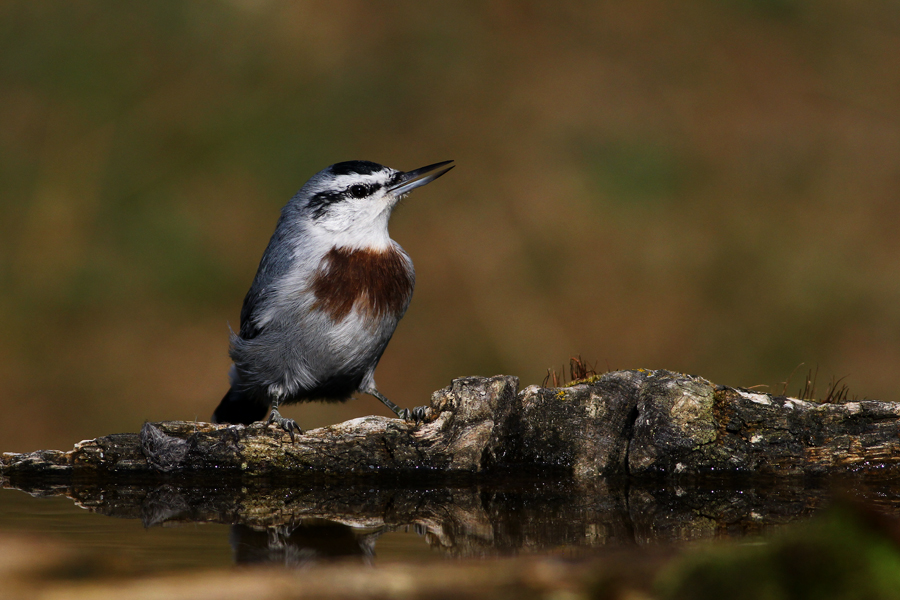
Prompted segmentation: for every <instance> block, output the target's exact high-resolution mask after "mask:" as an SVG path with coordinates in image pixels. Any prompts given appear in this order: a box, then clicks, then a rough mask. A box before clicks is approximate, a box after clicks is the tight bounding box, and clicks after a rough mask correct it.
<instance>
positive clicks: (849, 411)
mask: <svg viewBox="0 0 900 600" xmlns="http://www.w3.org/2000/svg"><path fill="white" fill-rule="evenodd" d="M529 471H532V472H533V471H544V472H546V471H556V472H558V473H559V474H561V475H564V476H567V477H571V478H573V479H575V480H576V481H582V482H590V481H597V480H600V479H602V478H608V477H617V476H618V477H620V476H631V477H645V476H663V477H686V476H700V475H709V474H719V475H732V474H753V475H764V476H774V477H780V476H802V475H823V474H836V473H840V474H851V475H854V474H855V475H866V476H869V477H872V476H877V475H890V474H896V473H898V472H900V404H898V403H893V402H877V401H870V400H867V401H862V402H848V403H845V404H817V403H812V402H804V401H801V400H797V399H791V398H786V397H778V396H771V395H768V394H762V393H758V392H750V391H747V390H741V389H734V388H729V387H726V386H716V385H713V384H712V383H710V382H709V381H707V380H705V379H702V378H699V377H692V376H688V375H681V374H676V373H671V372H668V371H645V370H636V371H618V372H611V373H606V374H605V375H603V376H601V377H599V378H596V380H595V381H592V382H590V383H583V384H579V385H574V386H571V387H566V388H540V387H538V386H530V387H527V388H525V389H524V390H521V391H519V390H518V380H517V379H516V378H515V377H508V376H497V377H491V378H479V377H469V378H463V379H456V380H454V381H453V382H452V383H451V385H450V386H449V387H447V388H445V389H442V390H439V391H437V392H435V393H434V394H433V396H432V398H431V405H430V407H429V409H428V411H427V417H426V421H425V422H424V423H422V424H419V425H414V424H412V423H406V422H403V421H400V420H398V419H388V418H384V417H365V418H361V419H353V420H351V421H347V422H344V423H339V424H337V425H332V426H330V427H324V428H320V429H315V430H311V431H308V432H305V433H304V434H302V435H298V436H297V438H296V440H295V441H292V440H291V438H290V436H289V435H288V434H287V433H285V432H283V431H280V430H278V429H276V428H275V427H274V426H271V427H266V426H264V425H262V424H254V425H251V426H246V427H244V426H224V425H213V424H209V423H192V422H178V421H173V422H163V423H156V424H148V425H146V426H145V427H144V430H143V431H142V432H141V433H140V434H137V433H134V434H115V435H110V436H105V437H101V438H97V439H95V440H88V441H84V442H81V443H79V444H77V445H76V446H75V448H74V449H73V450H71V451H69V452H59V451H40V452H33V453H30V454H4V455H3V456H2V458H0V476H3V477H5V478H7V479H10V478H21V477H27V476H32V475H42V476H51V477H62V478H65V477H99V478H109V477H113V478H122V477H129V476H140V477H159V476H162V475H164V474H167V473H179V474H182V475H186V474H191V475H193V476H206V475H213V476H217V477H218V476H224V475H226V474H232V475H236V476H240V477H272V476H277V477H292V478H312V477H335V476H339V477H342V478H347V477H351V478H352V477H373V476H374V477H379V478H391V477H393V478H409V479H412V480H416V481H422V480H424V479H426V478H428V477H437V478H442V479H446V478H451V479H452V478H453V477H467V478H471V477H478V476H482V475H485V474H495V473H498V472H503V473H510V472H529Z"/></svg>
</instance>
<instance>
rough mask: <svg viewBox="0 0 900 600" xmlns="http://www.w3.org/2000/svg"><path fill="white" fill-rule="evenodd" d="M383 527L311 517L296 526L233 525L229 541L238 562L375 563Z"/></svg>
mask: <svg viewBox="0 0 900 600" xmlns="http://www.w3.org/2000/svg"><path fill="white" fill-rule="evenodd" d="M379 535H381V531H367V530H365V529H358V528H354V527H350V526H348V525H342V524H340V523H334V522H331V521H325V520H322V519H311V520H309V521H308V522H304V523H301V524H299V525H296V526H293V527H292V526H288V525H279V526H271V527H266V528H264V529H259V528H255V527H249V526H247V525H232V526H231V535H230V538H229V541H230V543H231V549H232V551H233V552H234V562H235V563H237V564H262V563H265V564H276V565H281V566H284V567H290V568H297V567H304V566H308V565H310V564H312V563H316V562H320V561H323V560H329V559H335V558H356V559H359V560H360V561H361V562H363V563H366V564H371V562H372V558H373V557H374V556H375V540H376V539H377V538H378V536H379Z"/></svg>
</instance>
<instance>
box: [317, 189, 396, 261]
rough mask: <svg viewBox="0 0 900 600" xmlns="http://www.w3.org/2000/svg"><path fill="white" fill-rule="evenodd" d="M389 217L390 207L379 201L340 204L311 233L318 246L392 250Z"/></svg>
mask: <svg viewBox="0 0 900 600" xmlns="http://www.w3.org/2000/svg"><path fill="white" fill-rule="evenodd" d="M390 216H391V206H390V205H389V204H388V203H387V202H384V201H381V200H375V201H373V200H367V201H366V202H365V203H364V204H360V203H357V204H352V203H350V202H342V203H341V204H340V205H337V206H334V207H332V209H331V210H330V211H329V212H328V215H327V216H326V217H324V218H323V219H321V220H320V221H319V222H318V223H316V226H314V227H312V228H311V229H312V234H313V236H314V237H315V238H316V242H317V245H322V246H325V245H328V246H329V247H338V248H355V249H363V248H369V249H373V250H386V249H387V248H389V247H390V246H391V238H390V235H389V234H388V220H389V219H390Z"/></svg>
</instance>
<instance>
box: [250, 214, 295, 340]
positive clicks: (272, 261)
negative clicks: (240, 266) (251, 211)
mask: <svg viewBox="0 0 900 600" xmlns="http://www.w3.org/2000/svg"><path fill="white" fill-rule="evenodd" d="M282 230H283V229H282V227H281V221H280V220H279V223H278V227H276V229H275V233H274V234H273V235H272V239H271V240H269V245H268V247H267V248H266V251H265V252H264V253H263V257H262V259H261V260H260V261H259V268H258V269H257V271H256V277H254V279H253V284H252V285H251V286H250V289H249V290H248V291H247V295H246V296H244V304H243V305H242V306H241V330H240V334H239V335H240V337H241V338H243V339H245V340H252V339H253V338H255V337H257V336H258V335H259V334H260V333H262V332H263V330H264V326H260V325H258V317H259V312H260V311H261V310H262V309H263V308H264V307H265V306H266V304H267V300H268V299H269V298H270V297H271V296H272V294H273V293H274V291H275V290H274V284H275V282H277V281H278V280H279V279H281V278H282V277H283V276H284V275H285V274H286V273H287V272H288V270H289V269H290V261H289V259H288V255H287V254H286V247H285V245H284V244H283V243H282V242H283V240H282V239H281V238H282V237H284V235H283V233H282Z"/></svg>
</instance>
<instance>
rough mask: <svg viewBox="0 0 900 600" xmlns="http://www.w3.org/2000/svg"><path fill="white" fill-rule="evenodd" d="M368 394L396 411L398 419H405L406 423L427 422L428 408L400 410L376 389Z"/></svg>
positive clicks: (418, 407) (367, 391) (368, 391)
mask: <svg viewBox="0 0 900 600" xmlns="http://www.w3.org/2000/svg"><path fill="white" fill-rule="evenodd" d="M366 393H367V394H372V395H373V396H375V397H376V398H378V399H379V400H381V401H382V402H383V403H384V405H385V406H387V407H388V408H389V409H391V410H392V411H394V414H395V415H397V417H399V418H401V419H403V420H404V421H413V422H415V423H418V422H419V421H424V420H425V409H426V408H428V407H426V406H417V407H415V408H414V409H412V410H409V409H408V408H400V407H399V406H397V405H396V404H394V403H393V402H391V401H390V400H388V399H387V398H385V397H384V395H383V394H382V393H381V392H379V391H378V390H376V389H375V388H374V387H372V388H370V389H368V390H366Z"/></svg>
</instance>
